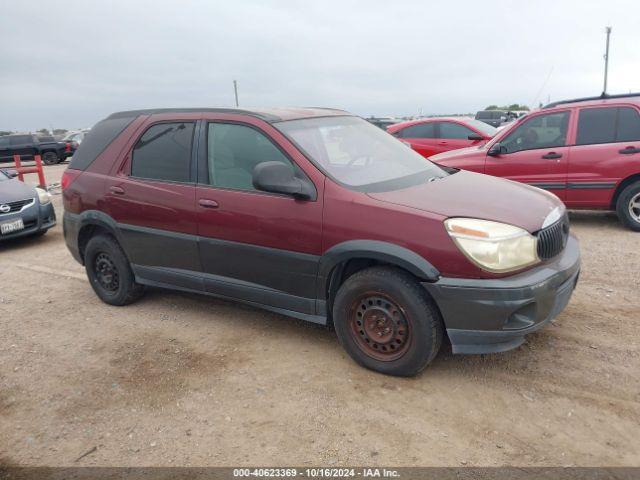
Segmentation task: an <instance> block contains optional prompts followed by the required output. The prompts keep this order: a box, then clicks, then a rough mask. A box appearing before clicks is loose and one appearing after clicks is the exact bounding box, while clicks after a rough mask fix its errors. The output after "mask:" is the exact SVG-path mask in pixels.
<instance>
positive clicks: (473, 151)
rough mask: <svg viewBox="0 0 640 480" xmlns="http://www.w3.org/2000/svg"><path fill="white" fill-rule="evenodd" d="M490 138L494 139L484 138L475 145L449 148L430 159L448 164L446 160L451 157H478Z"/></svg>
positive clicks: (457, 158)
mask: <svg viewBox="0 0 640 480" xmlns="http://www.w3.org/2000/svg"><path fill="white" fill-rule="evenodd" d="M489 140H492V138H490V139H488V140H483V141H482V144H481V145H474V146H473V147H466V148H458V149H457V150H449V151H446V152H442V153H439V154H437V155H433V156H432V157H429V161H431V162H433V163H439V164H442V165H446V160H449V159H455V160H459V159H462V158H474V159H476V158H478V155H480V154H481V152H482V150H484V148H482V147H484V146H485V145H486V144H487V142H488V141H489ZM482 156H484V155H482Z"/></svg>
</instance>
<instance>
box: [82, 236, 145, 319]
mask: <svg viewBox="0 0 640 480" xmlns="http://www.w3.org/2000/svg"><path fill="white" fill-rule="evenodd" d="M84 264H85V269H86V271H87V277H89V282H90V283H91V287H93V290H94V292H96V295H98V297H100V300H102V301H103V302H105V303H108V304H109V305H116V306H122V305H128V304H129V303H132V302H134V301H136V300H137V299H138V298H140V296H141V295H142V293H143V286H142V285H140V284H138V283H136V282H135V277H134V275H133V272H132V271H131V267H130V265H129V261H128V260H127V257H126V256H125V254H124V252H123V251H122V248H120V245H119V244H118V242H117V241H116V239H115V238H113V237H112V236H110V235H102V234H100V235H96V236H95V237H92V238H91V239H90V240H89V242H88V243H87V247H86V249H85V256H84Z"/></svg>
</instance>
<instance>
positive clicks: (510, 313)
mask: <svg viewBox="0 0 640 480" xmlns="http://www.w3.org/2000/svg"><path fill="white" fill-rule="evenodd" d="M579 273H580V251H579V248H578V241H577V240H576V239H575V237H573V236H571V237H570V238H569V241H568V243H567V246H566V248H565V250H564V251H563V252H562V253H561V254H560V255H558V257H556V258H555V259H553V260H552V261H551V262H547V263H545V264H543V265H540V266H539V267H536V268H533V269H531V270H528V271H526V272H523V273H520V274H517V275H514V276H512V277H508V278H502V279H495V280H468V279H457V278H441V279H440V280H438V281H437V282H433V283H427V282H425V283H423V285H424V287H425V288H426V289H427V291H428V292H429V293H430V294H431V296H432V297H433V298H434V300H435V302H436V303H437V304H438V307H439V308H440V312H441V313H442V316H443V319H444V323H445V327H446V329H447V334H448V335H449V339H450V340H451V345H452V348H453V353H496V352H503V351H506V350H510V349H512V348H516V347H518V346H519V345H521V344H522V343H523V342H524V336H525V335H526V334H528V333H531V332H533V331H535V330H538V329H540V328H542V327H543V326H544V325H546V324H547V323H549V322H550V321H551V320H552V319H553V318H555V317H556V316H557V315H559V314H560V312H562V310H564V308H565V307H566V306H567V304H568V303H569V300H570V298H571V294H572V293H573V290H574V288H575V286H576V283H577V281H578V276H579Z"/></svg>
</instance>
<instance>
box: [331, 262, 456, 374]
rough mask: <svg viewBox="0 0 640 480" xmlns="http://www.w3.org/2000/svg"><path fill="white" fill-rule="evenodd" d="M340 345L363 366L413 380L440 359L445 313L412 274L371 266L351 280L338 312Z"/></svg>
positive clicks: (338, 300)
mask: <svg viewBox="0 0 640 480" xmlns="http://www.w3.org/2000/svg"><path fill="white" fill-rule="evenodd" d="M333 320H334V325H335V329H336V333H337V335H338V340H339V341H340V343H341V345H342V346H343V347H344V349H345V350H346V351H347V353H348V354H349V355H350V356H351V358H353V359H354V360H355V361H356V362H358V363H359V364H360V365H362V366H364V367H366V368H369V369H371V370H375V371H377V372H380V373H384V374H388V375H398V376H413V375H416V374H418V373H419V372H420V371H421V370H423V369H424V368H425V367H426V366H427V365H428V364H429V363H430V362H431V361H432V360H433V359H434V358H435V356H436V354H437V353H438V350H439V349H440V345H441V344H442V337H443V330H444V328H443V323H442V318H441V317H440V313H439V311H438V309H437V307H436V306H435V304H434V303H433V300H431V298H430V297H429V295H428V294H427V292H426V291H425V290H424V288H423V287H422V286H421V285H420V284H419V283H418V282H417V281H416V279H415V278H414V277H413V276H411V275H410V274H409V273H407V272H405V271H403V270H400V269H398V268H394V267H372V268H368V269H365V270H361V271H359V272H357V273H355V274H354V275H352V276H351V277H349V278H348V279H347V280H346V281H345V282H344V284H343V285H342V286H341V287H340V289H339V290H338V294H337V295H336V299H335V302H334V307H333Z"/></svg>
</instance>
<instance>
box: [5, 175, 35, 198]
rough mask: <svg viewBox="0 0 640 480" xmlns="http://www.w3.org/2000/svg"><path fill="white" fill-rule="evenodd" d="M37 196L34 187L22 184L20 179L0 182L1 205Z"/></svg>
mask: <svg viewBox="0 0 640 480" xmlns="http://www.w3.org/2000/svg"><path fill="white" fill-rule="evenodd" d="M35 196H37V195H36V192H35V191H34V189H33V187H31V186H29V185H27V184H25V183H22V182H21V181H20V180H18V179H15V178H13V179H11V180H3V181H1V182H0V204H2V203H9V202H16V201H18V200H24V199H26V198H33V197H35Z"/></svg>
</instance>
